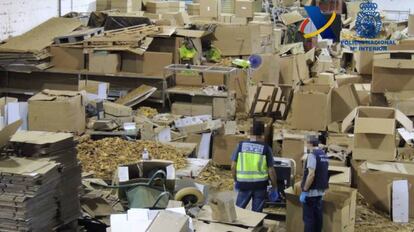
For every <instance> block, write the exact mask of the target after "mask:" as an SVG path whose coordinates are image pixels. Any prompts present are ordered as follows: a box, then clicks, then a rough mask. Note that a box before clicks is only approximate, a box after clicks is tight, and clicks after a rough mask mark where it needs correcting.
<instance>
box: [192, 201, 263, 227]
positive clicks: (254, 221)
mask: <svg viewBox="0 0 414 232" xmlns="http://www.w3.org/2000/svg"><path fill="white" fill-rule="evenodd" d="M236 215H237V220H235V221H233V222H227V224H229V225H238V226H245V227H253V228H254V227H256V226H257V225H258V224H259V223H260V222H262V221H263V219H264V218H265V217H266V214H263V213H256V212H253V211H250V210H246V209H242V208H239V207H236ZM197 219H198V220H201V221H207V222H218V221H217V220H214V219H213V218H212V209H211V207H210V206H208V205H204V206H203V208H201V211H200V213H199V214H198V215H197Z"/></svg>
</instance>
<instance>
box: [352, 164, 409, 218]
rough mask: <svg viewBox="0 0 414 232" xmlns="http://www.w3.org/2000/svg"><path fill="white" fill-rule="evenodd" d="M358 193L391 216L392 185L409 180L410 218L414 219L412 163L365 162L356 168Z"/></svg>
mask: <svg viewBox="0 0 414 232" xmlns="http://www.w3.org/2000/svg"><path fill="white" fill-rule="evenodd" d="M356 169H357V171H358V178H357V185H358V192H359V193H361V195H363V196H364V198H365V200H366V201H367V202H368V203H369V204H371V205H372V206H374V207H375V208H376V209H378V210H381V211H384V212H386V213H388V214H391V209H392V201H391V199H392V195H391V193H392V191H391V189H392V188H391V187H392V183H393V181H394V180H407V181H408V184H409V188H408V191H409V200H408V204H409V217H410V218H414V190H413V184H414V166H413V164H411V163H392V162H378V161H375V162H370V161H367V162H364V163H362V164H360V165H359V166H358V167H356Z"/></svg>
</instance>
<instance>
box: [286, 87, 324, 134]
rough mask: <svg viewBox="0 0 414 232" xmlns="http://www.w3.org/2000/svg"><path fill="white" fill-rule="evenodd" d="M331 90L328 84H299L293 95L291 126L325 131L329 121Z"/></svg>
mask: <svg viewBox="0 0 414 232" xmlns="http://www.w3.org/2000/svg"><path fill="white" fill-rule="evenodd" d="M331 91H332V87H331V86H328V85H320V86H317V85H305V86H301V87H300V88H299V90H298V91H297V92H295V94H294V96H293V101H292V127H293V128H295V129H299V130H313V131H325V130H326V128H327V126H328V125H329V124H330V123H331Z"/></svg>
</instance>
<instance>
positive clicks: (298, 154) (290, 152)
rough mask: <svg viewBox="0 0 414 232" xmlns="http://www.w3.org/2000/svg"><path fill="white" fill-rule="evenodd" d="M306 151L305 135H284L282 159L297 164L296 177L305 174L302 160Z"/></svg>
mask: <svg viewBox="0 0 414 232" xmlns="http://www.w3.org/2000/svg"><path fill="white" fill-rule="evenodd" d="M304 150H305V135H303V134H287V133H285V134H283V143H282V153H281V157H284V158H290V159H293V160H295V162H296V175H301V174H302V173H303V163H304V161H303V160H302V158H303V155H304Z"/></svg>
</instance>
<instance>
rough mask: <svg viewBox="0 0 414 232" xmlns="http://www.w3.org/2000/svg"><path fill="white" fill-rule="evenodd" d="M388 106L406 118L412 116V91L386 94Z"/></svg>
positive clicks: (413, 105)
mask: <svg viewBox="0 0 414 232" xmlns="http://www.w3.org/2000/svg"><path fill="white" fill-rule="evenodd" d="M385 98H386V99H387V102H388V105H389V106H390V107H394V108H396V109H398V110H400V111H401V112H402V113H404V114H405V115H407V116H414V91H401V92H386V93H385Z"/></svg>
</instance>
